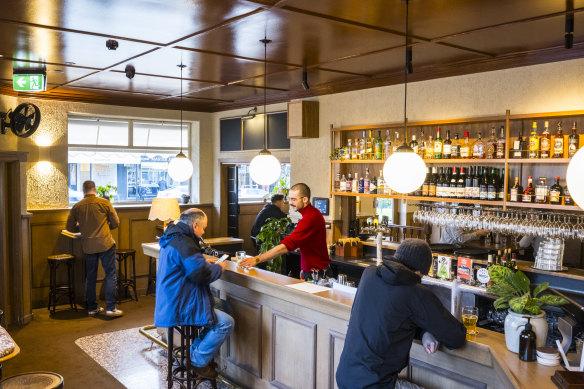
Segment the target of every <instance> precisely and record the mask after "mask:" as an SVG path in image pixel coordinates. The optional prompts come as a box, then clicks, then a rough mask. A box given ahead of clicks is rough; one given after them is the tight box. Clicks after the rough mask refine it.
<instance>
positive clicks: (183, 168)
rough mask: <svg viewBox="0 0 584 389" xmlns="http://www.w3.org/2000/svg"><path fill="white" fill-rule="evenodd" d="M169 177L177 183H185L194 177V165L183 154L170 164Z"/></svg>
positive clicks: (179, 154)
mask: <svg viewBox="0 0 584 389" xmlns="http://www.w3.org/2000/svg"><path fill="white" fill-rule="evenodd" d="M168 175H169V176H170V178H172V179H173V180H175V181H178V182H184V181H187V180H188V179H190V178H191V177H192V175H193V163H192V162H191V161H190V160H189V159H188V158H187V156H186V155H184V154H183V153H182V152H181V153H178V154H177V156H176V157H174V158H173V159H172V161H170V163H169V164H168Z"/></svg>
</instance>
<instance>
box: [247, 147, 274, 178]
mask: <svg viewBox="0 0 584 389" xmlns="http://www.w3.org/2000/svg"><path fill="white" fill-rule="evenodd" d="M281 169H282V168H281V167H280V161H278V158H276V157H274V156H273V155H272V154H271V153H270V152H269V151H267V150H262V151H260V153H259V154H258V155H256V156H255V157H254V158H253V159H252V160H251V163H250V164H249V175H250V176H251V179H252V180H253V181H254V182H255V183H257V184H259V185H271V184H273V183H274V182H276V180H277V179H278V178H280V173H281Z"/></svg>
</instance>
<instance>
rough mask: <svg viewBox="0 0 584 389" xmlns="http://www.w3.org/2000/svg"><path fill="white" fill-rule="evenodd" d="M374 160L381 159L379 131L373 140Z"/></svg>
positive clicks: (381, 150) (381, 149)
mask: <svg viewBox="0 0 584 389" xmlns="http://www.w3.org/2000/svg"><path fill="white" fill-rule="evenodd" d="M375 159H383V139H381V131H377V139H375Z"/></svg>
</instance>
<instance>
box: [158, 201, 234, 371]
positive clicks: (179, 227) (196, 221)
mask: <svg viewBox="0 0 584 389" xmlns="http://www.w3.org/2000/svg"><path fill="white" fill-rule="evenodd" d="M206 227H207V216H206V215H205V213H204V212H203V211H201V210H200V209H197V208H191V209H188V210H186V211H184V212H183V213H182V214H181V215H180V220H179V222H178V223H176V224H172V225H170V226H169V227H168V228H167V229H166V231H165V233H164V235H163V236H161V237H160V240H159V241H158V243H159V244H160V259H159V265H158V274H157V276H156V308H155V310H154V325H155V326H156V327H167V328H168V327H175V326H180V325H195V326H204V327H205V328H206V330H207V331H204V336H203V337H202V338H198V339H195V340H194V341H193V346H192V347H191V360H192V362H193V365H194V367H195V372H196V373H197V374H198V375H200V376H202V377H205V378H215V377H217V372H216V371H215V369H214V368H213V367H212V366H211V364H210V362H211V361H212V360H213V357H214V356H215V355H217V353H218V352H219V348H220V347H221V344H222V343H223V341H224V340H225V339H226V338H227V337H228V336H229V334H231V332H232V331H233V318H232V317H231V316H229V315H228V314H226V313H225V312H222V311H220V310H218V309H214V308H213V305H214V298H213V295H212V294H211V289H210V287H209V285H210V284H211V283H212V282H213V281H215V280H217V279H218V278H219V277H221V273H222V272H223V270H225V263H224V262H222V263H214V262H215V261H216V259H205V257H204V256H203V255H202V249H201V243H200V242H201V237H202V236H203V234H204V233H205V228H206Z"/></svg>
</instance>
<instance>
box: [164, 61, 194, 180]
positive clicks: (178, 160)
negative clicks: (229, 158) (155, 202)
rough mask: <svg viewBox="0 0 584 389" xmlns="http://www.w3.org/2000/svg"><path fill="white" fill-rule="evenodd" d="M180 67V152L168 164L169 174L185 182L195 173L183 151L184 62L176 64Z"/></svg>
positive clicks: (174, 178)
mask: <svg viewBox="0 0 584 389" xmlns="http://www.w3.org/2000/svg"><path fill="white" fill-rule="evenodd" d="M176 66H178V67H179V68H180V153H178V154H177V155H176V157H174V158H173V160H172V161H170V163H169V164H168V175H169V176H170V178H172V179H173V180H175V181H178V182H184V181H187V180H188V179H190V178H191V177H192V175H193V163H192V162H191V161H190V160H189V159H188V158H187V156H186V155H184V154H183V151H182V133H183V118H182V117H183V102H182V100H183V89H182V81H183V75H182V73H183V69H184V68H186V67H187V66H186V65H183V64H182V62H181V64H180V65H176Z"/></svg>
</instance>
